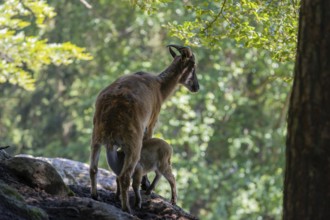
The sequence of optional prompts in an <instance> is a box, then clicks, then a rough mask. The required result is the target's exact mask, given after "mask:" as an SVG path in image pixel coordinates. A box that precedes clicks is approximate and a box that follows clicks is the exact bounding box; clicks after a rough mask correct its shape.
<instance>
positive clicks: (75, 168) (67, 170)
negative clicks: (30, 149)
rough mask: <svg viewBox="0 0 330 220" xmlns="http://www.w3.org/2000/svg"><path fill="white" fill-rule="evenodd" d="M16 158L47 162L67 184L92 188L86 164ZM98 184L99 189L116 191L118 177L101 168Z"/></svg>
mask: <svg viewBox="0 0 330 220" xmlns="http://www.w3.org/2000/svg"><path fill="white" fill-rule="evenodd" d="M16 157H29V158H35V159H38V160H43V161H46V162H48V163H50V164H51V165H53V167H54V168H55V169H56V170H57V172H58V173H59V174H60V175H61V177H62V179H63V181H64V182H65V184H67V185H80V186H84V187H90V178H89V165H88V164H86V163H82V162H78V161H74V160H69V159H65V158H47V157H32V156H29V155H23V154H21V155H17V156H16ZM97 183H98V186H97V187H98V189H105V190H111V191H116V175H115V174H114V173H113V172H111V171H109V170H106V169H102V168H99V172H98V175H97Z"/></svg>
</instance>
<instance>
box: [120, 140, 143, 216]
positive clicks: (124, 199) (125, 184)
mask: <svg viewBox="0 0 330 220" xmlns="http://www.w3.org/2000/svg"><path fill="white" fill-rule="evenodd" d="M141 145H142V141H141ZM141 145H137V146H129V147H130V148H129V149H134V150H131V151H128V152H129V153H127V152H125V159H124V165H123V169H122V171H121V173H120V176H119V184H120V194H121V198H120V199H121V207H122V210H123V211H126V212H129V213H131V212H132V211H131V208H130V205H129V197H128V189H129V186H130V184H131V177H132V174H133V172H134V169H135V166H136V164H137V163H138V161H139V159H140V151H141Z"/></svg>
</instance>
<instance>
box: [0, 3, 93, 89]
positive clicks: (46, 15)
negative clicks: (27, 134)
mask: <svg viewBox="0 0 330 220" xmlns="http://www.w3.org/2000/svg"><path fill="white" fill-rule="evenodd" d="M0 14H1V17H0V33H1V35H0V51H1V52H0V58H1V63H0V83H5V82H9V83H11V84H14V85H19V86H21V87H23V88H25V89H27V90H33V89H34V82H35V79H34V78H33V75H34V74H38V73H39V72H40V70H41V68H42V67H43V66H46V65H49V64H51V63H52V64H55V65H61V64H69V63H72V62H73V60H74V59H82V60H89V59H91V58H92V57H91V56H90V55H88V54H87V53H85V51H84V49H83V48H79V47H77V46H75V45H73V44H71V43H69V42H66V43H63V44H56V43H48V42H47V40H46V39H41V38H40V36H32V35H29V33H27V31H26V29H27V28H28V27H29V26H35V28H36V29H39V33H42V32H44V31H46V27H47V26H46V25H45V22H46V20H47V19H52V18H53V17H54V16H55V13H54V10H53V8H51V7H49V6H48V5H47V4H46V2H45V1H31V0H21V1H19V0H8V1H5V2H4V3H3V4H2V5H0Z"/></svg>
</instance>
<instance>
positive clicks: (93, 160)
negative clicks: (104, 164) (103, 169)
mask: <svg viewBox="0 0 330 220" xmlns="http://www.w3.org/2000/svg"><path fill="white" fill-rule="evenodd" d="M100 152H101V145H100V144H97V143H93V142H92V144H91V156H90V167H89V175H90V179H91V195H92V198H93V199H97V198H98V193H97V187H96V185H97V172H98V163H99V158H100Z"/></svg>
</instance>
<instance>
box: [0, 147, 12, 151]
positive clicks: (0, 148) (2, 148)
mask: <svg viewBox="0 0 330 220" xmlns="http://www.w3.org/2000/svg"><path fill="white" fill-rule="evenodd" d="M8 147H10V146H4V147H0V150H4V149H7V148H8Z"/></svg>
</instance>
